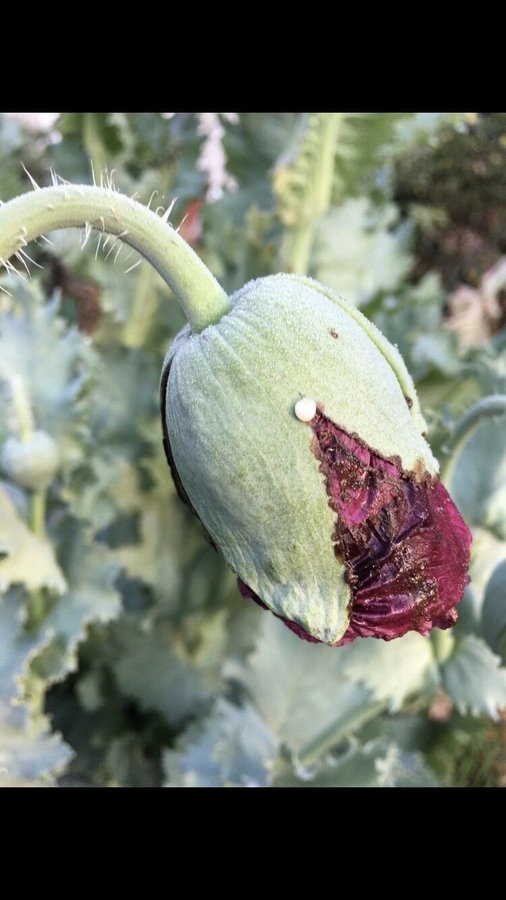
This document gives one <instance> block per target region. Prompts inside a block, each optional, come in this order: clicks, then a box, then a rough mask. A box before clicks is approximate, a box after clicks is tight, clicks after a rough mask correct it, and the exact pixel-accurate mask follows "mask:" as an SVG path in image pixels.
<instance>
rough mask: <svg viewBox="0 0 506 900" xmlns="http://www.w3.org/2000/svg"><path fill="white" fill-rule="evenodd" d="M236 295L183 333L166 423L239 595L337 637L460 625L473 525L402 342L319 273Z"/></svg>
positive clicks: (173, 455) (313, 633) (314, 634)
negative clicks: (441, 465)
mask: <svg viewBox="0 0 506 900" xmlns="http://www.w3.org/2000/svg"><path fill="white" fill-rule="evenodd" d="M230 302H231V309H230V311H229V312H227V313H226V314H225V315H224V316H223V317H222V318H221V319H220V320H219V321H218V322H216V324H213V325H210V326H209V327H207V328H205V329H204V330H203V331H201V332H200V333H194V332H192V331H191V329H190V327H189V326H186V327H185V328H184V329H183V330H182V332H180V334H179V335H178V337H177V338H176V340H175V341H174V344H173V347H172V349H171V350H170V352H169V354H168V356H167V358H166V361H165V364H164V371H163V375H162V418H163V421H164V432H165V446H166V450H167V455H168V458H169V462H170V464H171V467H172V471H173V474H174V477H175V480H176V483H177V484H178V486H179V488H180V491H181V493H182V494H183V496H184V497H185V499H186V500H187V501H189V503H190V505H191V507H192V508H193V510H194V512H195V513H196V514H197V516H198V517H199V519H200V520H201V522H202V524H203V526H204V528H205V529H206V531H207V532H208V534H209V536H210V538H211V540H212V542H213V543H214V544H215V545H216V547H217V548H219V549H220V550H221V552H222V553H223V555H224V557H225V559H226V561H227V563H228V564H229V565H230V566H231V567H232V569H233V570H234V571H235V572H236V573H237V575H238V577H239V584H240V588H241V591H242V593H243V594H244V595H245V596H249V597H252V598H253V599H255V600H257V602H259V603H260V604H261V605H262V606H265V607H267V608H268V609H270V610H271V611H272V612H273V613H274V614H275V615H277V616H279V617H281V618H282V619H283V620H284V621H285V622H286V624H287V625H288V626H289V627H291V628H292V630H294V631H296V632H297V633H298V634H299V635H300V636H301V637H304V638H306V639H308V640H315V641H323V642H324V643H326V644H331V645H341V644H344V643H348V642H349V641H351V640H353V639H354V638H355V637H358V636H363V637H369V636H371V637H380V638H384V639H385V640H390V639H392V638H395V637H399V636H400V635H402V634H405V633H406V632H407V631H410V630H415V631H418V632H420V633H421V634H427V633H428V631H429V630H430V629H431V628H432V627H433V626H438V627H439V628H447V627H449V626H450V625H452V624H453V623H454V622H455V621H456V618H457V613H456V609H455V607H456V605H457V603H458V602H459V601H460V600H461V598H462V595H463V592H464V588H465V585H466V583H467V581H468V576H467V569H468V565H469V548H470V543H471V535H470V532H469V529H468V527H467V525H466V524H465V523H464V521H463V519H462V517H461V516H460V514H459V512H458V510H457V508H456V506H455V505H454V503H453V502H452V500H451V498H450V496H449V495H448V493H447V491H446V489H445V488H444V487H443V485H442V484H441V482H440V481H439V478H438V464H437V461H436V460H435V458H434V456H433V455H432V453H431V450H430V447H429V446H428V444H427V442H426V441H425V439H424V437H423V434H422V432H423V431H424V428H425V423H424V421H423V418H422V415H421V412H420V408H419V404H418V399H417V396H416V392H415V388H414V385H413V382H412V380H411V378H410V376H409V374H408V372H407V370H406V367H405V365H404V363H403V361H402V359H401V357H400V355H399V353H398V351H397V350H396V348H395V347H393V346H392V345H391V344H390V343H389V342H388V341H387V340H386V339H385V338H384V337H383V336H382V335H381V333H380V332H379V331H378V330H377V329H376V328H375V326H374V325H372V324H371V323H370V322H369V321H368V320H367V319H366V318H365V317H364V316H363V315H362V314H361V313H360V312H359V311H358V310H357V309H355V308H354V307H353V306H351V305H350V304H348V303H347V301H345V300H344V299H343V298H342V297H340V296H338V295H336V294H334V293H333V292H332V291H330V290H328V289H326V288H324V287H322V286H321V285H320V284H318V283H317V282H315V281H313V280H312V279H309V278H303V277H300V276H295V275H274V276H269V277H266V278H262V279H259V280H257V281H252V282H250V283H249V284H247V285H246V286H245V287H244V288H242V290H240V291H238V292H237V293H236V294H235V295H234V296H232V297H231V298H230Z"/></svg>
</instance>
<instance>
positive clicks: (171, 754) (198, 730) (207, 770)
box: [164, 699, 277, 787]
mask: <svg viewBox="0 0 506 900" xmlns="http://www.w3.org/2000/svg"><path fill="white" fill-rule="evenodd" d="M276 744H277V742H276V739H275V737H274V735H273V734H272V733H271V732H270V731H269V729H268V728H267V726H266V725H265V723H264V722H263V721H262V719H260V718H259V716H258V714H257V713H256V712H255V710H254V709H252V707H251V706H245V707H238V706H233V705H232V704H231V703H229V702H228V701H226V700H222V699H220V700H217V701H216V704H215V705H214V707H213V710H212V712H211V713H210V714H209V716H208V717H207V718H206V719H204V720H203V721H202V722H199V723H198V724H196V725H192V726H190V727H189V728H188V729H187V730H186V731H185V732H184V734H183V736H182V738H180V740H179V741H178V744H177V748H176V749H175V750H167V751H166V752H165V753H164V770H165V775H166V782H165V785H166V787H220V786H222V787H228V786H234V785H235V786H243V787H265V786H266V785H267V784H268V780H269V765H270V763H271V761H272V760H273V759H274V757H275V755H276Z"/></svg>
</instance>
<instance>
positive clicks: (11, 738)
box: [0, 718, 73, 787]
mask: <svg viewBox="0 0 506 900" xmlns="http://www.w3.org/2000/svg"><path fill="white" fill-rule="evenodd" d="M72 755H73V753H72V750H71V749H70V747H69V746H68V745H67V744H65V743H64V742H63V741H62V739H61V737H60V736H59V735H57V734H51V733H50V732H49V730H48V729H47V726H46V730H45V731H43V732H42V733H40V734H33V733H32V731H31V729H25V730H22V729H20V728H12V727H10V726H9V725H8V724H7V723H5V722H3V721H2V719H1V718H0V787H42V786H49V785H51V784H54V779H55V778H56V776H57V775H59V774H60V773H61V772H62V771H63V770H64V769H65V766H66V765H67V763H68V762H69V760H70V759H71V758H72Z"/></svg>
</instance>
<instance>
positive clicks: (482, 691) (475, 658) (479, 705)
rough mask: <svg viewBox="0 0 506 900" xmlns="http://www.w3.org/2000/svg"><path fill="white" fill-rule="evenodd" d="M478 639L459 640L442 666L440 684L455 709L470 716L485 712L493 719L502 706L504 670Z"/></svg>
mask: <svg viewBox="0 0 506 900" xmlns="http://www.w3.org/2000/svg"><path fill="white" fill-rule="evenodd" d="M500 663H501V661H500V659H499V657H497V656H496V655H495V654H494V653H492V651H491V650H490V648H489V647H488V646H487V644H485V642H484V641H482V640H481V638H478V637H475V636H474V635H468V636H467V637H465V638H463V639H461V640H459V641H458V642H457V644H456V647H455V650H454V652H453V654H452V656H451V657H450V659H449V660H448V662H447V663H446V664H445V665H444V666H443V667H442V678H443V686H444V688H445V689H446V690H447V691H448V693H449V694H450V697H451V698H452V700H453V701H454V703H455V705H456V707H457V709H458V710H459V711H460V712H462V713H466V712H469V713H471V714H472V715H474V716H478V715H481V714H482V713H485V714H486V715H489V716H491V717H492V718H493V719H496V718H497V717H498V712H499V710H500V709H502V708H504V707H505V706H506V669H503V668H500Z"/></svg>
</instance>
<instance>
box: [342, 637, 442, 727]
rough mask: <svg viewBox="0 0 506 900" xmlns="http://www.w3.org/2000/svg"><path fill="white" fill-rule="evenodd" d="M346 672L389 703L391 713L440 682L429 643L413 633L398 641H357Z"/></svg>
mask: <svg viewBox="0 0 506 900" xmlns="http://www.w3.org/2000/svg"><path fill="white" fill-rule="evenodd" d="M344 671H345V673H346V676H347V677H348V678H350V679H352V680H353V681H358V682H359V683H361V684H363V685H365V687H367V688H369V690H370V691H371V692H372V693H373V695H374V697H375V698H376V699H377V700H383V701H385V702H386V703H388V706H389V709H390V710H391V712H395V711H396V710H398V709H400V708H401V706H402V704H403V703H404V701H405V700H406V699H407V698H408V697H409V696H410V695H411V694H414V693H418V694H422V693H424V692H425V691H432V690H434V688H435V686H436V685H437V681H438V676H437V669H436V665H435V661H434V656H433V653H432V648H431V644H430V641H429V639H428V638H425V637H422V635H421V634H416V633H414V632H411V633H409V634H406V635H404V637H402V638H398V639H397V640H395V641H388V642H386V641H377V640H374V639H373V638H368V639H364V640H361V641H355V643H354V644H352V645H351V646H350V647H349V648H347V654H346V660H345V662H344Z"/></svg>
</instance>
